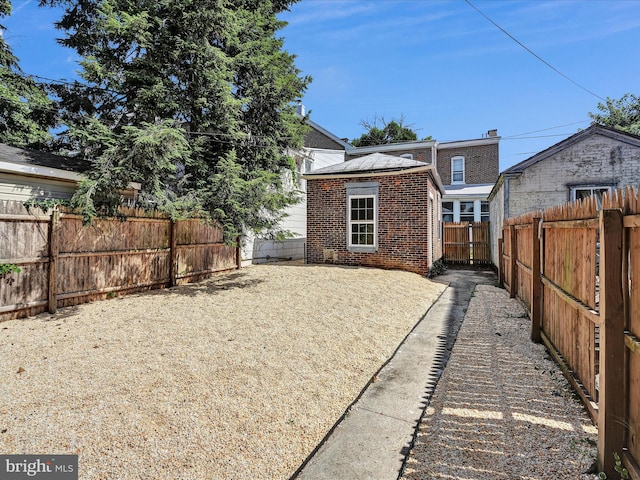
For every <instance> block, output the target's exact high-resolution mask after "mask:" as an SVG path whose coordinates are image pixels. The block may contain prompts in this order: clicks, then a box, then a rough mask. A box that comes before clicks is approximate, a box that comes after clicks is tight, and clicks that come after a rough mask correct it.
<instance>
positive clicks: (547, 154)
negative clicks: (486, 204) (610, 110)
mask: <svg viewBox="0 0 640 480" xmlns="http://www.w3.org/2000/svg"><path fill="white" fill-rule="evenodd" d="M639 184H640V136H636V135H631V134H629V133H626V132H623V131H620V130H616V129H614V128H608V127H602V126H600V125H592V126H590V127H589V128H587V129H585V130H582V131H580V132H578V133H576V134H575V135H572V136H570V137H568V138H566V139H565V140H562V141H561V142H559V143H556V144H555V145H552V146H551V147H549V148H547V149H546V150H543V151H542V152H539V153H537V154H535V155H533V156H532V157H529V158H528V159H526V160H524V161H522V162H520V163H518V164H516V165H514V166H512V167H510V168H508V169H507V170H505V171H504V172H502V173H501V174H500V176H499V178H498V181H497V182H496V184H495V187H494V188H493V190H492V191H491V194H490V196H489V199H490V202H491V248H492V252H491V253H492V258H493V259H494V263H495V259H497V258H498V245H497V241H498V238H500V236H501V229H502V222H503V221H504V220H505V219H507V218H512V217H517V216H520V215H522V214H524V213H528V212H533V211H536V210H543V209H545V208H547V207H551V206H554V205H561V204H563V203H567V202H570V201H573V200H576V199H580V198H584V197H586V196H590V195H596V196H600V197H601V196H602V194H603V193H604V192H612V191H614V190H615V189H618V188H622V187H626V186H638V185H639Z"/></svg>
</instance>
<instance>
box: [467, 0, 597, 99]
mask: <svg viewBox="0 0 640 480" xmlns="http://www.w3.org/2000/svg"><path fill="white" fill-rule="evenodd" d="M464 1H465V2H467V4H468V5H469V6H470V7H472V8H473V9H474V10H475V11H476V12H478V13H479V14H480V15H482V16H483V17H484V18H486V19H487V20H489V21H490V22H491V23H492V24H493V25H495V26H496V27H497V28H498V29H500V31H502V32H503V33H504V34H505V35H507V36H508V37H509V38H510V39H511V40H513V41H514V42H516V43H517V44H518V45H520V46H521V47H522V48H524V49H525V50H526V51H527V52H529V53H530V54H531V55H533V56H534V57H536V58H537V59H538V60H540V61H541V62H542V63H544V64H545V65H546V66H547V67H549V68H550V69H551V70H553V71H554V72H556V73H557V74H558V75H560V76H562V77H564V78H565V79H567V80H569V81H570V82H571V83H573V84H574V85H575V86H577V87H579V88H581V89H582V90H584V91H585V92H587V93H589V94H591V95H593V96H594V97H596V98H599V99H600V100H602V101H603V102H606V100H605V99H604V98H602V97H601V96H600V95H598V94H596V93H593V92H592V91H591V90H589V89H588V88H586V87H584V86H582V85H580V84H579V83H578V82H576V81H575V80H573V79H571V78H569V77H568V76H566V75H565V74H564V73H562V72H561V71H560V70H558V69H557V68H556V67H554V66H553V65H551V64H550V63H549V62H547V61H546V60H545V59H543V58H542V57H540V56H539V55H538V54H536V53H535V52H533V51H532V50H531V49H530V48H529V47H527V46H526V45H525V44H524V43H522V42H521V41H520V40H518V39H517V38H516V37H514V36H513V35H511V34H510V33H509V32H507V31H506V30H505V29H504V28H502V27H501V26H500V25H498V24H497V23H496V22H494V21H493V20H491V19H490V18H489V17H488V16H487V15H485V14H484V13H483V12H482V11H481V10H480V9H479V8H478V7H476V6H475V5H474V4H473V3H471V1H470V0H464Z"/></svg>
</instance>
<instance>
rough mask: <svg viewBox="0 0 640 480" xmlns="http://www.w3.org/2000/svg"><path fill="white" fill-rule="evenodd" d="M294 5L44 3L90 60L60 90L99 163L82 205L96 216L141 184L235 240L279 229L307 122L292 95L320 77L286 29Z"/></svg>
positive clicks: (75, 134) (153, 196)
mask: <svg viewBox="0 0 640 480" xmlns="http://www.w3.org/2000/svg"><path fill="white" fill-rule="evenodd" d="M291 3H292V2H291V1H268V0H267V1H260V2H254V1H245V0H233V1H228V0H198V1H194V0H73V1H72V0H43V1H42V2H41V4H50V5H61V6H63V7H64V8H65V13H64V15H63V17H62V18H61V20H60V21H59V22H58V24H57V26H58V28H60V29H61V30H62V31H64V32H65V33H66V35H65V37H64V38H63V39H62V40H61V43H62V44H63V45H65V46H67V47H70V48H73V49H74V50H76V51H77V52H78V54H79V55H80V56H81V57H82V61H81V67H82V70H81V76H82V82H76V83H75V84H74V85H71V86H68V85H65V86H58V87H57V88H56V93H57V95H58V97H59V99H60V103H61V105H62V107H63V118H64V120H65V122H66V123H67V124H68V125H69V128H68V130H66V131H65V132H64V134H63V136H62V139H63V141H64V142H65V144H66V146H67V148H68V149H70V150H79V151H81V152H82V154H83V155H85V156H86V157H87V158H89V159H91V160H93V161H94V162H95V166H96V168H95V170H94V172H93V174H92V177H91V179H90V180H89V182H88V183H87V184H86V185H84V187H83V189H82V190H81V191H80V192H79V194H78V195H77V198H76V199H75V203H76V205H78V206H80V207H82V208H84V209H85V213H88V214H90V215H93V214H95V213H96V212H99V211H100V208H101V207H107V209H108V208H109V207H110V206H112V205H113V202H115V201H116V199H117V192H118V189H120V188H122V187H123V185H125V184H126V183H127V182H130V181H136V182H141V183H142V190H143V198H144V200H145V202H147V203H148V204H151V205H154V206H155V207H156V208H161V209H163V210H167V211H169V212H170V213H171V214H172V215H174V216H176V215H177V216H180V215H187V214H189V213H190V212H193V211H194V210H200V211H204V212H207V213H208V214H209V215H210V216H211V218H213V219H215V220H218V221H220V222H221V223H222V224H223V225H224V226H225V232H226V234H227V238H232V237H233V236H235V235H237V234H239V233H240V232H242V231H243V230H246V229H252V230H254V231H256V232H258V233H260V232H263V231H268V230H270V229H273V228H274V226H275V225H276V224H277V222H278V221H279V220H280V218H281V216H282V213H281V212H282V208H283V207H285V206H287V205H290V204H292V203H294V202H295V201H297V198H296V195H295V194H294V193H291V192H286V191H285V190H284V189H283V185H282V181H281V178H282V173H283V172H285V171H286V170H288V169H291V168H292V166H293V162H292V159H291V158H290V157H289V156H288V155H287V154H286V152H287V151H290V149H292V148H297V147H299V146H300V145H301V144H302V140H303V137H304V133H305V132H306V128H307V127H306V126H305V124H304V121H302V120H301V119H300V118H298V117H297V116H296V114H295V107H294V105H293V102H294V101H295V100H296V99H298V98H300V97H301V95H302V94H303V92H304V91H305V90H306V87H307V84H308V82H309V81H310V78H308V77H306V76H303V75H301V72H300V71H299V70H298V69H297V68H296V67H295V65H294V58H295V57H294V56H293V55H290V54H289V53H287V52H286V51H284V50H283V40H282V39H280V38H278V37H277V35H276V34H277V32H278V30H279V29H281V28H282V27H283V26H284V25H285V24H284V22H282V21H280V20H278V18H277V14H278V13H280V12H281V11H283V10H284V9H286V8H287V7H288V6H289V4H291ZM133 147H135V149H137V150H136V151H137V152H140V155H137V154H136V155H134V154H132V153H131V152H130V149H131V148H133Z"/></svg>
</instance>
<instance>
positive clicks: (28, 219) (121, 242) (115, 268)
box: [0, 201, 240, 321]
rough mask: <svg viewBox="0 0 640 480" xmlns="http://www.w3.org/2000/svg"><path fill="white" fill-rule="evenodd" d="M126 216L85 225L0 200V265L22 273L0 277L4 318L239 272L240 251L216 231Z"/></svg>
mask: <svg viewBox="0 0 640 480" xmlns="http://www.w3.org/2000/svg"><path fill="white" fill-rule="evenodd" d="M122 213H123V214H124V216H123V218H122V219H118V218H112V219H98V220H96V221H95V222H94V223H92V224H91V225H86V226H85V225H83V224H82V218H81V217H80V216H78V215H74V214H71V213H63V212H59V211H57V210H53V211H51V212H46V213H45V212H42V211H41V210H39V209H34V210H32V211H29V210H27V209H25V207H24V206H23V205H22V204H20V203H16V202H7V201H0V264H3V263H4V264H16V265H17V266H18V267H19V268H20V269H21V271H20V272H19V273H11V274H7V275H5V276H4V278H0V321H1V320H7V319H11V318H20V317H25V316H29V315H34V314H36V313H40V312H44V311H49V312H55V311H56V309H57V308H59V307H65V306H70V305H76V304H79V303H85V302H89V301H93V300H98V299H103V298H108V297H111V296H114V295H122V294H125V293H132V292H135V291H142V290H148V289H154V288H163V287H168V286H173V285H176V284H180V283H189V282H193V281H197V280H201V279H203V278H205V277H207V276H209V275H211V274H213V273H215V272H219V271H224V270H230V269H235V268H239V258H240V255H239V248H238V247H237V246H229V245H226V244H225V243H223V238H222V230H221V228H219V227H218V226H215V225H208V224H205V223H203V222H201V221H200V220H198V219H189V220H181V221H171V220H170V219H168V218H166V217H165V216H163V215H161V214H153V213H149V212H145V211H143V210H139V209H126V211H125V210H123V211H122Z"/></svg>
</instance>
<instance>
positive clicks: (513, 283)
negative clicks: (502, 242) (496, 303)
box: [509, 225, 518, 298]
mask: <svg viewBox="0 0 640 480" xmlns="http://www.w3.org/2000/svg"><path fill="white" fill-rule="evenodd" d="M509 239H510V241H511V252H510V253H511V258H510V260H511V261H510V263H509V273H510V278H511V280H510V285H509V297H511V298H516V293H517V289H518V287H517V284H518V279H517V278H516V277H517V274H518V270H517V266H518V264H517V261H518V245H517V238H516V226H515V225H509Z"/></svg>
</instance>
